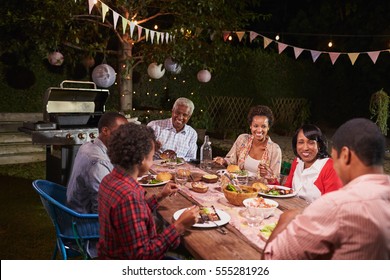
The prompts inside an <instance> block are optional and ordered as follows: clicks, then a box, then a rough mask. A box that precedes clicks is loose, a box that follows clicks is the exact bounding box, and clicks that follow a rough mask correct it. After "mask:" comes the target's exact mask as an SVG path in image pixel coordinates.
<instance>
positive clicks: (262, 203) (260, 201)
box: [246, 197, 275, 208]
mask: <svg viewBox="0 0 390 280" xmlns="http://www.w3.org/2000/svg"><path fill="white" fill-rule="evenodd" d="M268 202H269V200H268V199H267V200H265V199H264V198H262V197H257V198H252V199H250V200H248V203H246V204H247V206H248V207H256V208H272V207H275V204H270V203H268Z"/></svg>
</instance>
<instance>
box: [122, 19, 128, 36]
mask: <svg viewBox="0 0 390 280" xmlns="http://www.w3.org/2000/svg"><path fill="white" fill-rule="evenodd" d="M121 18H122V29H123V34H125V33H126V28H127V19H125V18H124V17H122V16H121Z"/></svg>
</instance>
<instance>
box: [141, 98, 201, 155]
mask: <svg viewBox="0 0 390 280" xmlns="http://www.w3.org/2000/svg"><path fill="white" fill-rule="evenodd" d="M193 112H194V103H193V102H192V101H191V100H189V99H187V98H185V97H180V98H178V99H177V100H176V101H175V104H174V105H173V108H172V117H171V118H169V119H164V120H155V121H151V122H150V123H148V126H149V127H151V128H153V130H154V134H155V135H156V138H157V141H159V142H160V144H161V148H160V150H159V151H158V153H161V152H163V151H165V150H173V151H175V152H176V155H177V157H179V158H184V160H185V161H189V160H191V159H196V152H197V150H198V147H197V145H196V141H197V140H198V134H197V133H196V131H195V129H193V128H192V127H191V126H189V125H187V122H188V121H189V119H190V118H191V115H192V113H193Z"/></svg>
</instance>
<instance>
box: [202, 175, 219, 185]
mask: <svg viewBox="0 0 390 280" xmlns="http://www.w3.org/2000/svg"><path fill="white" fill-rule="evenodd" d="M202 180H203V181H205V182H206V183H216V182H218V176H217V175H214V174H206V175H203V176H202Z"/></svg>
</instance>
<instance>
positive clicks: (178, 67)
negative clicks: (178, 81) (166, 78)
mask: <svg viewBox="0 0 390 280" xmlns="http://www.w3.org/2000/svg"><path fill="white" fill-rule="evenodd" d="M180 72H181V66H180V65H179V64H178V65H177V67H176V69H175V71H172V74H179V73H180Z"/></svg>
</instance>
